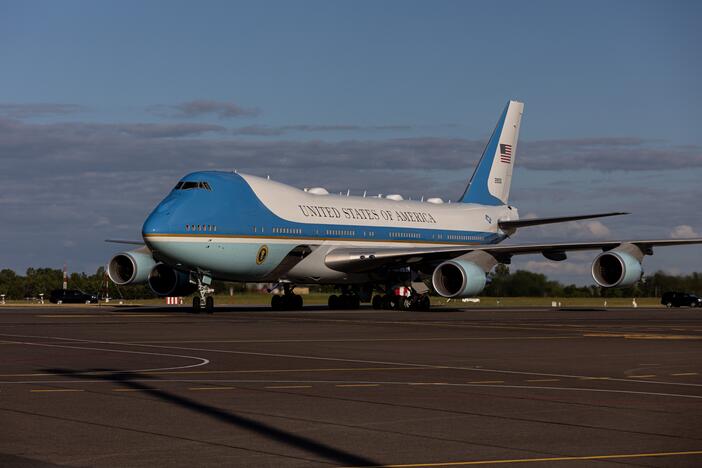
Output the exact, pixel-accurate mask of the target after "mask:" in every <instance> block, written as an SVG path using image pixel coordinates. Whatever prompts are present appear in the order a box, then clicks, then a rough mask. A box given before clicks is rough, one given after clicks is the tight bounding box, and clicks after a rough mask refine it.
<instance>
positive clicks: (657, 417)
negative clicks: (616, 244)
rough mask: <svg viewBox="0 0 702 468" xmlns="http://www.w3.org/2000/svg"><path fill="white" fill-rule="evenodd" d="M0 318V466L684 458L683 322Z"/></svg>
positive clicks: (303, 316) (601, 314)
mask: <svg viewBox="0 0 702 468" xmlns="http://www.w3.org/2000/svg"><path fill="white" fill-rule="evenodd" d="M188 311H189V309H188V308H187V307H182V308H180V307H139V308H128V307H126V308H125V307H122V308H119V307H96V306H91V307H88V306H77V307H76V306H69V305H64V306H37V307H17V308H13V307H11V306H2V307H0V353H1V354H0V356H1V358H0V466H3V467H30V466H40V467H50V466H57V465H62V466H99V467H127V466H129V467H149V468H153V467H156V466H158V467H162V466H168V467H170V466H173V467H180V466H182V467H186V466H187V467H192V466H251V467H293V466H399V467H419V466H433V467H436V466H473V465H479V466H512V465H518V466H521V465H524V464H526V465H527V466H529V467H537V466H539V467H554V468H555V467H571V466H577V467H580V466H597V467H599V466H603V467H605V466H622V465H631V466H661V467H673V466H675V467H700V466H702V310H699V309H697V310H695V309H680V310H666V309H643V308H638V309H616V310H588V309H571V310H555V309H537V308H523V309H475V308H471V309H465V310H461V309H458V308H457V309H443V310H438V311H432V312H395V311H374V310H370V309H361V310H358V311H329V310H326V309H324V308H308V309H305V310H304V311H299V312H271V311H268V310H267V309H264V308H255V307H224V308H218V309H217V312H216V313H215V314H213V315H194V314H190V313H188Z"/></svg>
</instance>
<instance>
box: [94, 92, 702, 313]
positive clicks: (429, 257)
mask: <svg viewBox="0 0 702 468" xmlns="http://www.w3.org/2000/svg"><path fill="white" fill-rule="evenodd" d="M523 108H524V105H523V104H522V103H521V102H517V101H510V102H509V103H508V104H507V106H506V107H505V109H504V111H503V112H502V114H501V116H500V118H499V120H498V123H497V126H496V128H495V130H494V132H493V134H492V136H491V137H490V140H489V141H488V144H487V146H486V148H485V150H484V152H483V154H482V157H481V158H480V161H479V162H478V165H477V167H476V169H475V172H474V173H473V175H472V177H471V179H470V181H469V183H468V185H467V187H466V189H465V192H464V193H463V195H461V196H460V197H459V198H458V200H457V202H455V203H444V201H443V200H441V199H440V198H429V199H427V200H426V201H411V200H404V199H403V198H402V197H401V196H400V195H397V194H391V195H387V196H385V197H382V196H380V195H378V196H377V197H366V196H363V197H358V196H348V195H347V196H343V195H332V194H330V193H329V192H328V191H327V190H325V189H324V188H321V187H314V188H308V189H304V190H300V189H297V188H294V187H291V186H289V185H285V184H282V183H279V182H275V181H272V180H268V179H266V178H260V177H256V176H252V175H245V174H239V173H237V172H222V171H204V172H193V173H191V174H188V175H186V176H185V177H183V178H182V179H181V180H180V181H179V182H178V183H177V185H176V186H175V187H174V189H173V190H172V191H171V192H170V193H169V194H168V196H166V198H165V199H164V200H163V201H162V202H161V203H159V204H158V206H156V208H155V209H154V210H153V212H152V213H151V214H150V215H149V217H148V218H147V219H146V221H145V222H144V225H143V227H142V237H143V242H142V241H119V240H113V241H111V242H122V243H127V244H138V245H140V246H139V247H138V248H136V249H135V250H130V251H127V252H122V253H119V254H117V255H115V256H114V257H113V258H112V259H111V260H110V262H109V265H108V268H107V270H108V274H109V276H110V278H111V279H112V281H113V282H114V283H116V284H118V285H121V284H128V283H138V282H148V283H149V285H150V287H151V289H152V290H153V291H154V292H155V293H156V294H158V295H160V296H184V295H188V294H191V293H193V292H195V291H197V292H198V293H199V294H197V295H196V296H194V299H193V308H194V310H195V311H200V309H201V308H202V307H203V306H204V308H205V310H206V311H208V312H211V311H212V310H213V307H214V301H213V298H212V296H211V292H212V290H211V288H210V284H211V282H212V279H220V280H225V281H242V282H257V283H262V282H273V283H278V287H277V288H276V289H282V290H283V291H284V293H283V294H282V295H274V296H273V297H272V299H271V305H272V307H273V308H274V309H294V308H300V307H302V297H301V296H299V295H296V294H295V293H294V288H295V286H296V285H300V284H330V285H335V286H337V287H338V289H339V290H340V293H341V294H340V295H336V294H334V295H332V296H330V298H329V306H330V307H332V308H355V307H358V305H359V303H361V302H369V301H371V302H372V304H373V306H374V307H378V308H379V307H382V308H400V309H404V308H411V309H427V308H428V307H429V300H428V297H427V294H428V292H429V288H428V286H427V285H426V283H425V281H427V282H428V281H429V280H431V284H432V286H433V288H434V290H435V291H436V293H437V294H439V295H441V296H443V297H446V298H465V297H471V296H474V295H477V294H478V293H479V292H480V291H482V289H483V288H484V287H485V284H486V275H487V273H488V272H489V271H490V270H491V269H492V268H493V267H494V266H495V265H497V264H498V263H506V264H508V263H510V259H511V258H512V257H513V256H514V255H526V254H541V255H543V256H544V257H546V258H547V259H550V260H553V261H563V260H566V258H567V253H568V252H569V251H575V250H600V251H601V253H599V255H597V257H596V258H595V260H594V262H593V264H592V276H593V278H594V279H595V281H596V282H597V283H598V284H599V285H601V286H603V287H607V288H609V287H617V286H629V285H632V284H634V283H635V282H637V281H638V280H639V279H640V278H641V276H642V274H643V268H642V265H641V264H642V260H643V258H644V256H645V255H652V254H653V248H654V247H657V246H666V245H682V244H693V243H702V238H698V239H662V240H613V241H594V242H563V243H544V244H521V245H520V244H510V245H499V244H500V243H501V242H502V241H504V240H506V239H507V238H509V237H511V236H512V235H513V234H514V233H515V232H516V231H517V230H518V229H521V228H526V227H529V226H536V225H544V224H550V223H562V222H567V221H574V220H581V219H592V218H601V217H606V216H614V215H621V214H626V213H619V212H613V213H599V214H589V215H570V216H563V217H556V218H539V219H519V214H518V210H517V208H515V207H514V206H512V205H510V204H509V193H510V186H511V182H512V176H513V169H514V164H515V159H516V154H517V140H518V136H519V126H520V123H521V118H522V114H523ZM398 286H403V287H406V288H408V289H406V290H405V289H403V291H404V292H403V295H401V296H400V295H397V294H395V293H394V291H395V290H396V288H397V287H398ZM407 291H409V293H407ZM374 293H378V294H377V295H376V296H375V297H374V296H373V295H374Z"/></svg>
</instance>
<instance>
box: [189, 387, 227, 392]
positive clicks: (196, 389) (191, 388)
mask: <svg viewBox="0 0 702 468" xmlns="http://www.w3.org/2000/svg"><path fill="white" fill-rule="evenodd" d="M234 389H236V387H189V388H188V390H195V391H199V390H234Z"/></svg>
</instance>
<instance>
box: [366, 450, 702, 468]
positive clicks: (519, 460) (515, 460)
mask: <svg viewBox="0 0 702 468" xmlns="http://www.w3.org/2000/svg"><path fill="white" fill-rule="evenodd" d="M691 455H702V450H690V451H687V452H653V453H621V454H616V455H585V456H580V457H578V456H573V457H547V458H512V459H506V460H476V461H455V462H443V463H441V462H440V463H410V464H404V465H378V466H376V467H369V468H419V467H433V466H468V465H499V464H509V463H539V462H559V461H576V460H612V459H618V458H646V457H681V456H691Z"/></svg>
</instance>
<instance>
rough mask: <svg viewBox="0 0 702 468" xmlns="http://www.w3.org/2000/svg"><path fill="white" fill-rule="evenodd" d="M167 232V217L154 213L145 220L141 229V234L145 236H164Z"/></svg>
mask: <svg viewBox="0 0 702 468" xmlns="http://www.w3.org/2000/svg"><path fill="white" fill-rule="evenodd" d="M167 232H168V215H165V214H163V213H158V212H157V211H154V212H153V213H151V214H150V215H149V217H148V218H146V221H144V225H143V226H142V227H141V234H142V235H144V236H147V235H149V234H165V233H167Z"/></svg>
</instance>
